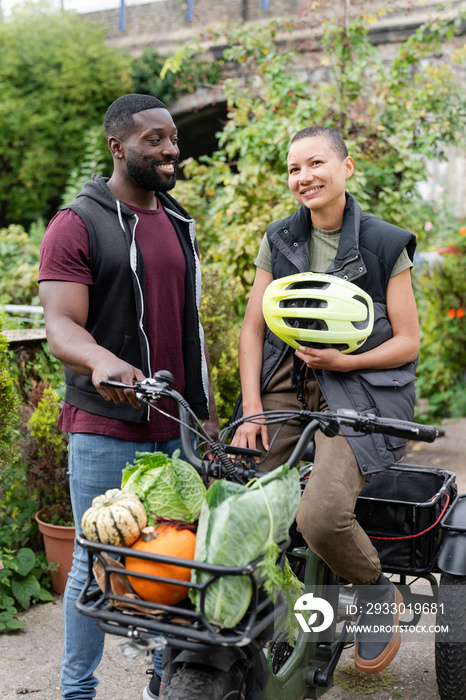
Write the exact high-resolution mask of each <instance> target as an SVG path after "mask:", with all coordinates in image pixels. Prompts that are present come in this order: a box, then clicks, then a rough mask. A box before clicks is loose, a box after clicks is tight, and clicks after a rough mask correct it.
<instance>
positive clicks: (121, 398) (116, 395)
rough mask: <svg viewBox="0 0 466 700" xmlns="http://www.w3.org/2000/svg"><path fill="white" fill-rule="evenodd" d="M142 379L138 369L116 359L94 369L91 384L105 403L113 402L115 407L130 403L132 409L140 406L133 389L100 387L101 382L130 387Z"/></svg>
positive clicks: (142, 376) (142, 375)
mask: <svg viewBox="0 0 466 700" xmlns="http://www.w3.org/2000/svg"><path fill="white" fill-rule="evenodd" d="M144 378H145V377H144V374H143V373H142V372H141V370H140V369H137V368H136V367H133V366H132V365H130V364H128V363H127V362H123V361H122V360H119V359H118V358H117V357H115V359H114V360H112V361H111V362H109V361H108V359H107V361H106V362H105V364H102V366H97V367H95V368H94V371H93V372H92V383H93V384H94V386H95V388H96V389H97V391H98V392H99V394H100V395H101V396H102V398H104V399H105V401H107V402H113V403H114V404H116V405H117V406H120V405H121V404H123V403H130V404H131V406H133V408H140V406H141V404H140V402H139V400H138V399H137V398H136V394H135V393H134V390H133V389H125V388H120V387H113V386H101V382H105V381H108V380H110V381H114V382H121V383H122V384H127V385H129V386H131V385H132V384H133V383H134V382H135V381H142V380H143V379H144Z"/></svg>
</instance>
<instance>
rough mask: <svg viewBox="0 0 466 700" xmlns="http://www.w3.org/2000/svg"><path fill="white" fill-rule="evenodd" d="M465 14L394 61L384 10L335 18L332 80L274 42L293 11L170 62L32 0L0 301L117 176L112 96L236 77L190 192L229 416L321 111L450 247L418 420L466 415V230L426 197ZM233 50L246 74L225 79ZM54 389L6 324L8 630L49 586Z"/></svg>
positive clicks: (325, 59)
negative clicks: (269, 263)
mask: <svg viewBox="0 0 466 700" xmlns="http://www.w3.org/2000/svg"><path fill="white" fill-rule="evenodd" d="M387 4H388V3H387ZM320 5H321V6H325V0H324V1H323V2H321V3H320ZM366 5H367V6H370V2H368V3H366ZM439 7H440V6H439ZM465 18H466V6H465V8H464V12H459V13H458V17H457V20H456V21H453V22H452V21H450V20H446V19H445V20H442V12H441V10H440V9H439V11H438V12H437V13H436V19H433V20H432V21H430V22H429V23H428V24H427V25H425V26H423V27H421V28H419V29H418V30H417V31H415V32H414V33H413V34H412V35H411V36H410V38H409V39H408V40H407V41H405V42H404V43H403V44H400V45H399V47H398V49H397V51H396V54H395V56H394V57H393V58H392V59H391V60H383V59H382V56H381V54H380V52H379V50H378V49H377V48H376V47H375V46H373V45H372V44H371V43H370V41H369V38H368V28H369V26H370V24H371V23H372V22H374V21H375V19H376V16H375V15H373V16H371V15H370V14H367V13H366V14H361V15H360V16H358V17H357V18H356V19H355V20H354V21H352V22H351V23H347V22H346V23H345V22H343V21H342V24H341V25H338V24H336V23H335V22H332V23H329V24H324V25H323V34H322V38H321V40H320V41H321V47H320V49H321V51H320V53H319V61H320V68H324V69H325V74H326V79H325V81H321V82H319V83H317V84H309V83H308V82H305V81H303V80H302V79H301V78H300V75H299V73H298V72H296V71H292V70H291V69H290V67H291V66H293V64H294V63H295V58H296V57H295V56H294V54H293V53H292V52H290V51H288V50H287V49H286V48H282V46H283V44H282V43H281V42H280V45H279V46H278V45H277V42H276V41H275V39H276V35H277V32H278V31H280V32H281V34H282V35H283V32H285V33H286V31H287V28H291V21H290V23H289V24H287V23H286V22H285V23H283V22H282V23H278V22H276V21H272V22H270V23H268V24H267V25H266V26H260V27H259V26H255V27H254V29H250V30H248V28H247V27H246V28H245V27H244V26H243V25H242V26H222V27H216V28H214V29H211V30H208V32H207V35H208V38H209V40H217V42H218V43H222V44H224V45H226V46H227V48H226V49H225V51H224V60H223V61H220V62H216V63H211V62H207V61H206V60H205V57H204V58H203V57H202V51H201V49H200V41H201V39H202V37H200V38H199V41H194V42H191V43H190V44H189V45H186V46H184V47H182V48H181V49H180V51H179V52H178V53H177V54H175V55H174V56H172V57H170V58H169V59H168V60H167V61H166V62H165V61H164V60H163V59H162V58H161V57H160V56H158V55H157V54H156V52H154V51H153V50H152V49H147V50H146V51H145V52H144V53H143V55H142V56H141V57H139V58H131V57H130V56H128V55H126V54H125V53H124V52H123V51H120V50H117V49H115V48H110V47H108V46H107V45H106V44H105V36H104V33H103V30H102V29H101V28H100V26H98V25H97V24H95V23H94V22H92V21H90V20H88V19H83V18H81V17H79V16H77V15H75V14H74V13H69V12H60V13H56V12H53V11H52V10H51V9H47V7H45V8H44V4H43V3H41V5H40V7H38V6H37V5H25V6H24V8H22V9H20V10H18V11H17V12H16V13H15V14H14V16H13V18H12V19H11V21H9V22H7V23H3V24H0V45H1V46H2V51H1V53H0V84H1V85H2V88H1V89H2V99H1V100H0V125H1V129H0V272H1V274H0V306H2V305H5V304H38V289H37V282H36V278H37V270H38V256H39V246H40V241H41V239H42V236H43V233H44V231H45V227H46V223H47V222H48V220H49V219H50V218H51V217H52V216H53V214H54V213H55V211H56V210H57V208H58V207H59V206H60V205H62V204H64V203H66V202H68V201H70V200H71V199H72V198H73V196H74V195H75V194H76V193H77V192H78V191H79V190H80V189H81V185H82V183H83V182H84V181H85V180H86V179H88V178H89V177H90V175H91V173H92V172H99V173H101V174H104V175H105V174H110V169H111V159H110V157H109V153H108V150H107V147H106V143H105V139H104V136H103V129H102V119H103V115H104V113H105V109H106V107H107V106H108V104H109V103H110V102H111V101H112V100H114V99H115V98H116V97H118V96H119V95H121V94H123V93H125V92H149V93H151V94H156V95H157V96H158V97H159V98H161V99H162V100H164V101H166V102H167V104H170V103H172V102H173V101H174V100H175V99H176V98H177V97H178V96H179V95H181V94H183V93H185V92H192V91H194V90H195V89H196V88H197V87H203V89H208V88H209V86H211V85H213V84H218V83H221V84H222V86H223V89H224V92H225V95H226V99H227V101H228V118H227V121H226V124H225V126H224V128H223V130H222V132H221V133H220V134H219V142H218V150H217V152H215V153H214V154H213V155H212V156H205V157H203V158H201V159H200V161H199V162H196V161H193V160H188V161H185V162H184V163H183V176H184V178H185V179H182V180H180V181H179V182H178V184H177V187H176V190H175V192H174V194H175V196H176V197H177V198H178V199H179V200H180V201H181V202H182V203H183V205H184V206H185V207H186V209H188V211H189V212H190V213H191V214H192V215H193V216H194V217H195V219H196V221H197V232H198V238H199V243H200V248H201V253H202V264H203V272H204V302H203V309H202V321H203V324H204V326H205V330H206V337H207V339H208V342H209V349H210V356H211V364H212V375H213V381H214V386H215V391H216V399H217V404H218V407H219V412H220V417H221V421H222V423H226V422H228V420H229V419H230V415H231V410H232V406H233V403H234V401H235V398H236V395H237V393H238V391H239V376H238V369H237V358H236V353H237V344H238V336H239V329H240V326H241V320H242V316H243V313H244V310H245V306H246V303H247V297H248V293H249V290H250V288H251V284H252V281H253V277H254V264H253V262H254V258H255V255H256V252H257V249H258V246H259V243H260V240H261V238H262V235H263V233H264V231H265V227H266V225H267V224H268V223H269V222H271V221H272V220H274V219H277V218H280V217H282V216H284V215H286V214H288V213H290V212H291V211H292V209H293V208H294V207H295V204H296V203H295V202H294V200H293V199H292V197H291V195H290V193H289V191H288V189H287V184H286V153H287V149H288V144H289V140H290V138H291V137H292V136H293V134H294V133H295V132H296V131H298V130H299V129H301V128H303V126H306V125H309V124H312V123H314V124H323V125H326V126H331V127H333V128H336V129H338V130H339V131H340V132H341V134H342V136H343V137H344V138H345V140H346V142H347V145H348V149H349V151H350V154H351V155H352V156H353V158H354V160H355V163H356V172H355V175H354V176H353V178H352V179H351V180H350V181H349V184H348V189H349V191H350V192H351V193H352V194H354V195H355V196H356V198H357V199H358V200H359V201H360V203H361V205H362V208H363V209H364V210H365V211H367V212H370V213H372V214H374V215H375V216H380V217H382V218H384V219H386V220H388V221H391V222H392V223H395V224H397V225H399V226H402V227H404V228H407V229H409V230H411V231H413V232H414V233H416V235H417V239H418V251H420V253H421V254H422V253H423V254H426V253H429V252H431V253H432V251H435V250H439V249H440V250H442V251H443V254H441V255H434V254H432V255H431V256H430V257H431V258H433V259H434V260H436V262H434V263H432V262H430V261H429V256H428V255H423V256H422V255H421V257H420V258H419V259H418V260H417V263H416V267H415V271H414V275H413V279H414V287H415V293H416V297H417V301H418V308H419V315H420V320H421V326H422V344H421V351H420V361H419V368H418V380H417V395H418V398H419V401H418V407H417V418H418V420H426V421H427V420H428V421H439V420H440V419H442V418H445V417H459V416H462V415H466V381H465V374H466V321H465V318H464V315H465V312H464V310H465V308H466V281H465V276H464V270H465V267H466V266H465V263H466V226H465V222H461V221H457V220H455V218H454V216H453V215H452V213H451V212H452V207H451V203H450V202H449V199H448V192H442V191H439V192H438V193H437V195H438V196H437V197H436V198H435V200H434V201H426V200H424V199H422V197H421V194H420V188H419V183H421V182H423V181H425V180H427V179H428V174H427V163H428V161H429V159H432V158H434V157H435V158H438V159H442V158H444V157H445V148H446V146H447V145H449V144H459V145H464V134H465V133H466V129H465V127H466V100H465V97H464V94H465V92H464V86H462V85H461V81H458V78H457V76H458V71H459V70H460V69H461V67H463V68H464V62H465V60H466V48H465V46H464V45H463V46H462V47H460V48H457V49H456V50H452V51H451V52H450V53H449V54H448V55H446V53H445V51H446V49H445V47H446V46H450V45H451V43H450V40H451V39H452V37H454V36H455V32H457V30H458V27H459V26H460V23H461V22H462V21H464V19H465ZM302 21H305V20H304V19H303V20H302ZM204 38H205V37H204ZM439 55H441V56H442V58H441V60H439V59H438V56H439ZM232 62H234V63H235V65H236V66H238V67H239V68H240V71H239V72H237V77H235V78H233V77H225V76H224V75H223V67H224V65H225V66H226V65H229V64H230V65H231V63H232ZM320 73H321V72H320ZM182 137H183V135H182V134H181V149H182ZM2 324H3V326H4V327H5V328H10V329H11V328H16V327H18V319H17V318H15V317H14V316H10V315H8V314H7V313H3V321H2ZM49 388H53V389H54V391H55V392H56V393H54V394H52V396H56V403H57V410H58V409H59V402H60V397H61V396H62V393H63V385H62V375H61V367H60V366H59V364H58V363H57V362H56V361H55V360H54V359H53V358H52V357H51V356H50V354H49V352H48V349H47V346H46V344H45V343H44V344H43V346H42V348H41V351H40V352H36V353H34V354H32V355H30V356H28V357H26V358H23V359H22V361H21V362H18V358H17V357H15V356H14V355H13V353H12V351H11V350H8V348H7V345H6V342H5V340H4V338H3V337H2V335H1V333H0V439H1V443H0V561H2V562H3V566H4V568H3V570H0V583H2V584H3V585H2V587H0V630H1V629H2V626H3V627H7V626H9V627H13V626H15V625H16V623H17V620H15V614H16V611H17V609H18V608H21V607H27V606H28V605H29V604H30V602H31V601H34V600H39V599H41V597H42V599H44V597H46V595H47V588H48V580H47V576H48V573H47V569H46V566H45V564H44V562H43V559H41V555H40V554H39V555H37V554H36V553H35V552H37V551H39V549H40V545H39V544H38V542H37V539H36V531H35V525H34V524H33V519H32V513H33V506H34V505H35V499H36V500H37V497H38V489H39V485H38V481H40V480H38V479H37V474H38V473H39V474H40V469H42V470H47V469H48V470H49V471H51V473H52V474H53V471H52V470H53V469H55V468H57V464H55V463H54V458H53V455H50V454H48V455H46V456H45V457H44V452H43V451H42V452H41V449H42V448H41V447H40V444H39V446H38V445H37V444H36V445H35V451H34V450H32V452H31V424H30V423H29V421H30V419H31V416H32V415H33V413H34V411H36V410H37V408H38V407H39V405H40V402H41V400H42V398H43V392H44V389H49ZM46 396H48V399H49V401H48V409H50V396H51V394H49V393H48V394H46ZM42 410H43V408H42ZM54 420H55V417H54V412H53V410H52V411H50V410H49V411H48V413H47V414H45V413H44V414H41V417H40V419H39V420H37V419H36V420H35V421H34V420H33V424H34V426H35V433H34V435H33V438H34V439H36V440H39V443H40V440H41V438H42V440H44V438H45V436H47V440H50V438H49V436H50V433H49V432H48V431H49V430H50V429H51V423H52V422H53V421H54ZM37 426H39V429H38V428H37ZM41 426H42V428H41ZM41 429H42V434H41ZM50 441H51V442H53V439H52V440H50ZM58 442H60V441H59V440H58ZM31 454H34V455H35V457H34V459H35V463H34V464H35V466H34V470H32V471H31V468H30V467H29V466H28V463H27V460H28V459H30V456H31ZM27 455H29V456H28V457H27ZM38 469H39V471H38ZM43 473H45V472H43ZM18 513H21V514H22V516H21V519H20V520H19V521H18V519H16V520H15V517H16V516H17V515H18ZM15 523H16V525H15ZM23 550H27V551H26V552H25V551H23ZM19 551H21V552H22V555H21V557H18V556H17V554H18V552H19ZM29 552H32V554H33V557H31V555H30V554H29Z"/></svg>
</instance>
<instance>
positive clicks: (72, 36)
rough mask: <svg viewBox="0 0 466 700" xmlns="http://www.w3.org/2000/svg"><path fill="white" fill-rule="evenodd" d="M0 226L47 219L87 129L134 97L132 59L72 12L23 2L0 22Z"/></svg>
mask: <svg viewBox="0 0 466 700" xmlns="http://www.w3.org/2000/svg"><path fill="white" fill-rule="evenodd" d="M0 45H1V47H2V50H1V52H0V83H1V85H2V88H1V91H2V94H1V100H0V124H1V127H2V128H1V129H0V226H5V225H8V224H9V223H16V224H18V223H22V224H26V223H28V222H30V221H34V220H35V219H37V218H38V217H40V216H45V217H47V218H48V217H49V216H50V215H51V214H52V213H54V211H55V209H56V208H57V207H58V205H59V201H60V192H61V191H62V190H63V188H64V179H65V178H66V177H67V175H68V173H69V172H70V171H71V170H72V168H73V167H75V165H76V163H77V162H79V160H80V155H81V150H82V139H83V134H84V132H85V131H86V129H88V128H90V127H92V126H95V125H97V124H101V123H102V119H103V115H104V113H105V110H106V108H107V107H108V105H109V103H110V102H112V101H113V100H114V99H116V98H117V97H119V95H121V94H122V93H124V92H129V91H130V88H131V79H130V73H129V66H130V59H129V57H127V56H125V55H124V54H123V53H122V52H120V51H118V50H116V49H114V48H110V47H108V46H106V45H105V31H104V29H103V28H102V27H101V26H100V25H98V24H97V23H96V22H93V21H90V20H87V19H83V18H82V17H80V16H79V15H76V14H75V13H73V12H56V11H53V10H52V9H50V8H49V7H48V6H47V4H44V3H40V5H39V4H31V5H25V6H24V7H23V8H21V9H20V10H18V11H17V12H16V13H15V14H14V16H13V19H12V20H11V21H9V22H4V23H2V24H0Z"/></svg>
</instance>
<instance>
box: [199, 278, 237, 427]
mask: <svg viewBox="0 0 466 700" xmlns="http://www.w3.org/2000/svg"><path fill="white" fill-rule="evenodd" d="M202 291H203V295H202V305H201V310H200V316H201V322H202V325H203V327H204V333H205V338H206V342H207V346H208V348H209V356H210V371H211V377H212V386H213V389H214V394H215V402H216V404H217V411H218V416H219V422H220V425H221V427H223V425H226V424H227V423H229V422H230V421H231V418H232V411H233V405H234V403H235V401H236V397H237V396H238V394H239V391H240V388H241V383H240V379H239V369H238V359H237V358H238V341H239V331H240V326H239V322H238V319H237V316H236V313H235V303H236V302H237V299H238V294H239V293H241V285H240V284H239V283H238V281H237V280H235V279H234V278H233V279H231V278H228V277H225V276H224V275H222V273H221V272H220V271H219V269H218V267H217V266H215V265H213V264H210V265H206V266H205V267H204V269H203V284H202Z"/></svg>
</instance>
